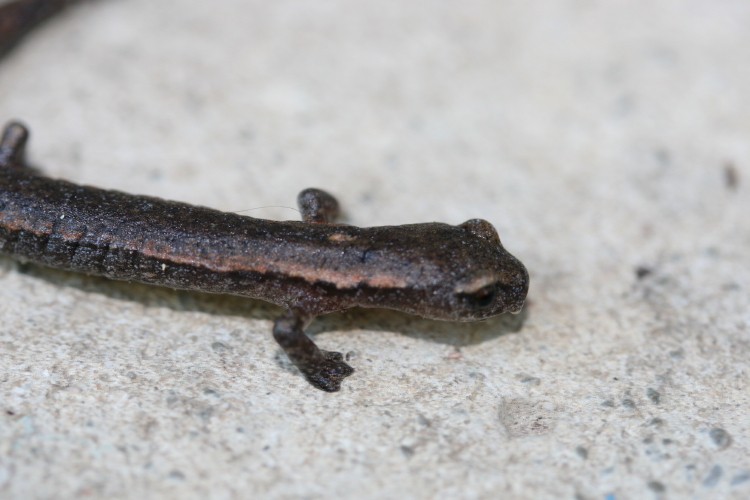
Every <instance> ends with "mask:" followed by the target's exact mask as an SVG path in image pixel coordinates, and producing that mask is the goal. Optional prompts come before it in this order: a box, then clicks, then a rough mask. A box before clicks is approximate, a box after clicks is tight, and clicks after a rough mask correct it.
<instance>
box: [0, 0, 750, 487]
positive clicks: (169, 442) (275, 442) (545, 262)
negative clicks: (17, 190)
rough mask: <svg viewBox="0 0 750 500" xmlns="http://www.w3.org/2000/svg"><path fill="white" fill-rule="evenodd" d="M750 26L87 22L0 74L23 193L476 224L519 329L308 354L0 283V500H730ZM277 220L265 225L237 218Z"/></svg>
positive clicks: (505, 15)
mask: <svg viewBox="0 0 750 500" xmlns="http://www.w3.org/2000/svg"><path fill="white" fill-rule="evenodd" d="M748 26H750V3H748V2H746V1H741V0H738V1H716V0H712V1H708V0H706V1H682V0H680V1H676V0H675V1H663V2H649V1H630V0H627V1H625V0H622V1H611V2H599V1H588V0H566V1H555V2H552V1H548V2H523V1H520V0H519V1H507V2H505V1H504V2H496V1H489V0H487V1H480V0H469V1H463V2H458V1H411V2H401V1H395V0H381V1H359V2H351V1H345V0H330V1H328V0H326V1H314V2H313V1H303V0H299V1H287V0H282V1H277V2H261V1H251V2H248V1H244V0H222V1H216V2H203V1H199V0H192V1H187V0H180V1H177V0H163V1H159V2H150V1H146V0H107V1H98V2H92V3H89V4H85V5H82V6H80V7H77V8H74V9H71V10H70V11H69V12H67V13H66V14H65V15H63V16H61V17H59V18H57V19H55V20H53V21H52V22H50V23H48V24H47V25H45V26H44V27H43V28H41V29H40V30H39V31H37V32H36V33H34V34H32V36H31V37H29V38H28V39H27V40H26V42H25V43H24V44H23V45H21V46H20V47H19V48H18V49H17V50H16V51H14V52H13V53H12V54H10V56H9V57H7V58H6V59H5V60H4V61H3V62H2V64H0V120H2V121H6V120H9V119H11V118H19V119H22V120H24V121H25V122H26V123H27V124H28V125H29V126H30V127H31V129H32V134H33V136H32V140H31V143H30V159H31V161H32V162H33V163H34V164H36V165H39V166H40V167H41V168H43V169H44V170H45V171H46V172H48V173H50V174H51V175H53V176H59V177H64V178H66V179H70V180H73V181H77V182H83V183H88V184H93V185H98V186H102V187H109V188H117V189H121V190H125V191H130V192H136V193H144V194H151V195H158V196H162V197H166V198H172V199H178V200H182V201H188V202H191V203H195V204H202V205H208V206H212V207H216V208H220V209H223V210H231V211H239V210H246V209H252V208H257V207H266V206H294V205H293V204H294V200H295V196H296V194H297V192H298V191H299V190H301V189H302V188H305V187H308V186H318V187H323V188H326V189H329V190H330V191H331V192H333V193H335V194H337V195H338V196H339V197H340V199H341V201H342V204H343V205H344V207H345V209H346V211H347V216H348V221H349V222H351V223H354V224H357V225H384V224H401V223H408V222H422V221H433V220H438V221H444V222H449V223H460V222H463V221H464V220H466V219H469V218H473V217H484V218H486V219H488V220H490V221H491V222H492V223H494V224H495V225H496V226H497V228H498V230H499V232H500V235H501V238H502V240H503V242H504V244H505V245H506V247H507V248H508V249H509V250H510V251H511V252H512V253H514V254H515V255H517V256H518V257H520V258H521V259H522V260H523V261H524V262H525V263H526V265H527V267H528V268H529V271H530V273H531V280H532V285H531V291H530V295H529V305H528V307H527V308H526V310H525V313H524V315H523V316H522V317H520V318H519V317H512V318H499V319H496V320H492V321H488V322H486V323H479V324H464V325H461V324H451V323H438V322H432V321H425V320H421V319H419V318H414V317H410V316H407V315H403V314H397V313H392V312H388V311H376V310H373V311H363V310H355V311H352V312H350V313H347V314H336V315H331V316H328V317H325V318H322V319H320V320H318V321H317V322H316V323H314V324H313V326H312V327H311V330H310V331H311V333H312V334H314V335H315V337H316V339H317V341H318V342H319V343H320V345H321V346H323V347H324V348H326V349H335V350H340V351H343V352H349V353H350V355H351V357H352V358H353V359H352V362H351V363H352V365H353V366H354V367H355V368H356V370H357V372H356V374H355V375H354V376H353V377H351V378H350V379H348V380H347V381H346V383H345V384H344V388H343V390H342V391H341V392H340V393H338V394H326V393H323V392H320V391H317V390H315V389H313V388H311V387H310V386H309V385H308V384H307V383H306V382H305V381H304V380H303V379H302V378H301V377H300V376H299V375H298V374H297V373H296V372H295V370H294V369H293V368H291V367H290V365H289V363H288V362H287V361H286V360H285V359H284V356H283V355H282V354H281V353H280V350H279V349H278V348H277V347H276V345H275V344H274V342H273V340H272V338H271V335H270V327H271V321H272V320H273V318H274V316H276V315H277V314H279V312H280V311H279V309H278V308H276V307H273V306H270V305H267V304H264V303H261V302H256V301H250V300H243V299H239V298H232V297H223V296H209V295H201V294H193V293H184V292H176V291H172V290H168V289H159V288H151V287H147V286H142V285H138V284H127V283H118V282H111V281H107V280H104V279H99V278H95V277H88V276H83V275H78V274H74V273H66V272H61V271H56V270H50V269H45V268H41V267H37V266H29V265H19V264H18V263H16V262H14V261H11V260H10V259H7V258H2V259H0V317H1V318H2V322H1V323H0V413H1V414H0V497H1V498H3V499H57V498H60V499H63V498H97V499H99V498H111V499H115V498H149V499H151V498H155V499H161V498H164V499H168V498H175V499H177V498H179V499H193V498H195V499H199V498H200V499H203V498H207V499H233V498H283V499H320V498H363V499H370V498H373V499H374V498H414V499H428V498H429V499H432V498H436V499H442V498H466V499H474V498H477V499H480V498H481V499H484V498H486V499H491V498H514V499H545V498H568V499H601V500H605V499H606V500H622V499H641V498H644V499H650V498H654V499H662V498H663V499H667V498H686V499H687V498H691V499H692V498H707V499H708V498H711V499H717V498H732V499H743V498H749V497H750V456H749V455H748V452H749V451H750V438H749V436H748V431H749V429H750V408H748V403H749V401H748V398H749V395H750V392H749V383H748V382H749V377H750V374H749V372H748V363H750V312H749V311H748V304H749V303H750V266H749V265H748V261H749V259H750V220H749V219H748V214H750V196H748V193H749V191H750V91H749V90H748V89H750V30H749V29H748ZM247 213H248V214H251V215H254V216H259V217H269V218H287V219H294V218H297V216H298V214H297V213H295V212H294V211H292V210H288V209H284V208H270V209H264V210H255V211H252V212H247Z"/></svg>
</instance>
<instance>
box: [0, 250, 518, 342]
mask: <svg viewBox="0 0 750 500" xmlns="http://www.w3.org/2000/svg"><path fill="white" fill-rule="evenodd" d="M0 269H2V270H4V271H6V272H11V271H12V270H15V271H16V272H18V273H21V274H26V275H28V276H32V277H34V278H38V279H41V280H44V281H46V282H48V283H51V284H53V285H55V286H58V287H72V288H76V289H78V290H81V291H84V292H89V293H100V294H103V295H106V296H107V297H110V298H113V299H116V300H125V301H130V302H137V303H139V304H141V305H144V306H147V307H167V308H170V309H172V310H175V311H192V312H201V313H207V314H215V315H227V316H239V317H245V318H252V319H262V320H268V321H273V320H275V319H276V318H277V317H278V316H279V315H281V313H282V312H283V308H281V307H279V306H276V305H274V304H271V303H268V302H265V301H262V300H257V299H249V298H246V297H239V296H234V295H219V294H210V293H202V292H193V291H185V290H174V289H171V288H165V287H160V286H154V285H146V284H143V283H135V282H127V281H116V280H110V279H107V278H103V277H100V276H91V275H87V274H83V273H76V272H72V271H63V270H60V269H54V268H49V267H45V266H41V265H38V264H32V263H20V262H18V261H16V260H14V259H11V258H9V257H6V256H0ZM527 311H528V310H527V309H526V308H524V309H523V310H522V312H521V313H520V314H517V315H511V314H502V315H500V316H495V317H494V318H489V319H487V320H485V321H477V322H471V323H457V322H449V321H436V320H430V319H425V318H421V317H419V316H413V315H411V314H406V313H402V312H398V311H392V310H389V309H365V308H359V307H358V308H354V309H349V310H347V311H343V312H337V313H330V314H327V315H324V316H320V317H318V318H316V319H315V320H314V321H313V322H312V323H311V324H310V326H309V327H308V328H307V329H306V332H307V333H308V334H310V335H312V336H314V335H316V334H318V333H323V332H330V331H347V330H355V329H356V330H373V331H387V332H396V333H400V334H402V335H406V336H408V337H412V338H416V339H422V340H428V341H430V342H436V343H439V344H446V345H450V346H456V347H460V346H468V345H475V344H481V343H482V342H485V341H488V340H491V339H493V338H497V337H500V336H502V335H506V334H508V333H515V332H518V331H519V330H520V329H521V328H522V326H523V324H524V322H525V320H526V318H527V316H528V312H527ZM269 335H270V330H269Z"/></svg>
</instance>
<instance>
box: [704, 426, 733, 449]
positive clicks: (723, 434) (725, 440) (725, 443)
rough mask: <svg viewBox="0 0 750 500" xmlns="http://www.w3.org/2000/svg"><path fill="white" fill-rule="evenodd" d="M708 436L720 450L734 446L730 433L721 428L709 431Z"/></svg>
mask: <svg viewBox="0 0 750 500" xmlns="http://www.w3.org/2000/svg"><path fill="white" fill-rule="evenodd" d="M708 435H709V437H710V438H711V441H713V443H714V444H715V445H716V446H718V447H719V448H720V449H724V448H727V447H729V445H730V444H732V438H731V436H730V435H729V433H728V432H727V431H725V430H724V429H722V428H720V427H714V428H713V429H711V430H710V431H708Z"/></svg>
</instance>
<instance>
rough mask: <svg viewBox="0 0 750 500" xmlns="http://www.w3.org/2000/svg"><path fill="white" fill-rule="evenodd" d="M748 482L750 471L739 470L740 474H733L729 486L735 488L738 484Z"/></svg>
mask: <svg viewBox="0 0 750 500" xmlns="http://www.w3.org/2000/svg"><path fill="white" fill-rule="evenodd" d="M748 481H750V471H748V470H741V471H740V472H738V473H737V474H735V476H734V477H733V478H732V481H731V482H730V483H729V484H731V485H732V486H737V485H738V484H742V483H746V482H748Z"/></svg>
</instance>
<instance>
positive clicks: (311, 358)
mask: <svg viewBox="0 0 750 500" xmlns="http://www.w3.org/2000/svg"><path fill="white" fill-rule="evenodd" d="M311 319H312V318H311V317H310V315H309V314H307V313H306V312H305V311H303V310H302V309H298V308H292V309H289V310H287V311H286V312H285V313H284V314H283V315H281V316H279V317H278V318H277V319H276V322H275V323H274V324H273V338H274V339H276V342H278V343H279V345H280V346H281V348H282V349H284V352H285V353H286V355H287V356H289V359H290V360H291V361H292V363H294V365H295V366H296V367H297V368H299V370H300V371H301V372H302V374H303V375H304V376H305V378H306V379H307V381H308V382H310V383H311V384H312V385H314V386H315V387H317V388H318V389H321V390H323V391H327V392H336V391H338V390H339V389H341V381H342V380H343V379H345V378H346V377H348V376H349V375H351V374H352V373H354V368H352V367H351V366H349V365H347V364H346V363H345V362H344V357H343V356H342V355H341V353H340V352H329V351H323V350H321V349H319V348H318V346H316V345H315V343H314V342H313V341H312V340H310V337H308V336H307V335H305V330H304V328H305V326H307V324H308V323H310V321H311Z"/></svg>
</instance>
